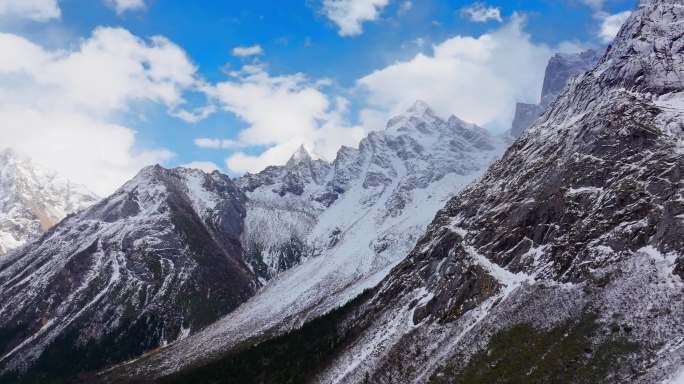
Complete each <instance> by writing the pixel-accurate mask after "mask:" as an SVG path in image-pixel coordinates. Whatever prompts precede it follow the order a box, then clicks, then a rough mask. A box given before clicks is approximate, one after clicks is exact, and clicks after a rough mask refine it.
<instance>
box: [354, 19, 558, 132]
mask: <svg viewBox="0 0 684 384" xmlns="http://www.w3.org/2000/svg"><path fill="white" fill-rule="evenodd" d="M523 26H524V19H523V18H522V17H520V16H518V15H514V16H513V18H512V21H511V22H510V23H509V24H507V25H504V26H503V27H502V28H500V29H498V30H496V31H494V32H491V33H487V34H484V35H482V36H480V37H478V38H474V37H466V36H456V37H453V38H450V39H448V40H446V41H444V42H442V43H440V44H437V45H435V46H433V53H432V54H431V55H425V54H422V53H421V54H418V55H417V56H415V57H414V58H413V59H411V60H409V61H402V62H397V63H395V64H392V65H390V66H388V67H386V68H383V69H381V70H378V71H375V72H373V73H371V74H369V75H367V76H365V77H363V78H361V79H360V80H359V81H358V85H359V86H360V87H361V88H362V89H364V90H366V91H367V92H368V102H369V105H370V107H371V108H372V111H374V112H373V113H371V112H370V111H367V113H368V114H367V115H366V116H371V117H373V118H372V119H370V120H369V121H375V124H378V123H379V122H382V121H383V120H384V119H382V118H378V117H377V116H378V114H380V113H384V114H385V117H389V116H390V115H393V114H396V113H400V112H402V111H404V110H405V109H406V108H407V107H409V106H410V105H411V104H412V103H413V102H414V101H415V100H424V101H426V102H427V103H428V104H430V105H431V106H432V107H433V108H435V109H436V110H437V112H439V113H440V114H443V115H448V114H452V113H453V114H455V115H457V116H458V117H460V118H462V119H464V120H467V121H471V122H474V123H477V124H480V125H488V126H492V127H494V128H497V129H500V130H503V129H506V128H507V127H508V125H509V124H510V121H511V117H512V115H513V108H514V106H515V103H516V101H519V100H528V101H530V102H534V101H536V100H537V99H538V98H539V92H540V90H541V85H542V82H543V76H544V69H545V67H546V63H547V62H548V59H549V58H550V57H551V54H552V50H551V49H550V48H549V47H547V46H545V45H537V44H534V43H533V42H531V41H530V37H529V36H528V35H527V34H526V33H525V32H523V29H522V28H523ZM520 68H525V70H524V71H522V70H520ZM397 79H401V81H397ZM377 128H379V127H377V126H372V127H367V129H377Z"/></svg>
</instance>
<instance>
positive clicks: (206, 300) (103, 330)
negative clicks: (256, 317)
mask: <svg viewBox="0 0 684 384" xmlns="http://www.w3.org/2000/svg"><path fill="white" fill-rule="evenodd" d="M245 200H246V198H245V196H244V194H243V193H242V192H241V191H240V190H239V189H238V187H237V186H236V185H235V184H234V183H233V182H232V181H231V180H230V178H229V177H228V176H225V175H222V174H220V173H218V172H214V173H212V174H206V173H204V172H202V171H198V170H190V169H184V168H177V169H172V170H167V169H164V168H162V167H159V166H154V167H148V168H145V169H143V170H142V171H141V172H140V173H139V174H138V175H137V176H136V177H135V178H134V179H132V180H131V181H129V182H128V183H126V184H125V185H124V186H123V187H121V188H120V189H119V190H118V191H116V192H115V193H114V194H113V195H112V196H110V197H108V198H106V199H104V200H103V201H101V202H100V203H98V204H96V205H94V206H92V207H91V208H89V209H86V210H84V211H81V212H80V213H78V214H75V215H71V216H69V217H67V218H66V219H65V220H64V221H62V222H60V223H59V224H58V225H56V226H55V227H53V228H52V229H51V230H49V231H48V232H47V233H46V234H45V235H44V236H43V237H42V238H41V239H40V240H39V241H37V242H34V243H32V244H29V245H27V246H25V247H22V248H21V249H19V250H18V251H16V252H14V253H12V254H11V256H10V257H9V260H8V261H7V262H5V263H4V264H0V377H1V376H3V375H6V374H8V373H11V371H13V370H18V371H25V373H26V374H28V375H29V376H28V377H29V379H31V380H37V381H40V378H41V377H48V378H49V377H52V376H54V375H68V374H70V373H74V372H79V371H83V370H91V369H96V368H98V367H101V366H103V365H105V364H111V363H114V362H117V361H122V360H124V359H127V358H130V357H132V356H137V355H139V354H141V353H142V352H144V351H147V350H151V349H154V348H157V347H159V346H160V345H164V344H166V343H167V342H171V341H173V340H177V339H180V338H183V337H186V336H187V335H188V334H190V333H191V332H194V331H196V330H198V329H200V328H201V327H203V326H206V325H208V324H210V323H211V322H213V321H215V320H216V319H218V318H219V317H220V316H222V315H224V314H226V313H228V312H230V311H231V310H232V309H234V308H235V307H237V306H238V305H239V304H240V303H242V302H243V301H245V300H246V299H247V298H248V297H250V296H251V295H252V294H254V292H255V291H256V290H257V289H258V287H259V283H258V281H257V279H256V277H255V276H254V275H253V274H252V273H251V272H250V271H249V269H248V268H247V266H246V265H245V264H244V263H243V261H242V247H241V243H240V237H241V235H242V230H243V219H244V216H245V206H244V205H245ZM41 375H42V376H41ZM8 380H10V382H11V379H8ZM27 380H28V379H27Z"/></svg>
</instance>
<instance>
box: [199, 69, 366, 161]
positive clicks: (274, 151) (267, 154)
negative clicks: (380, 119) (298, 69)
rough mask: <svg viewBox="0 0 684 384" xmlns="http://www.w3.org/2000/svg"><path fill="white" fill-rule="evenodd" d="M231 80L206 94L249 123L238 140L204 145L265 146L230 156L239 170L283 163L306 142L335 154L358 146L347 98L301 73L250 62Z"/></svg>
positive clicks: (314, 148)
mask: <svg viewBox="0 0 684 384" xmlns="http://www.w3.org/2000/svg"><path fill="white" fill-rule="evenodd" d="M231 76H232V78H231V79H229V80H227V81H223V82H220V83H217V84H215V85H211V86H206V88H205V92H206V93H207V95H208V96H209V97H210V98H211V99H212V100H213V101H214V102H215V103H216V104H217V105H218V106H219V108H221V109H223V110H224V111H227V112H230V113H232V114H234V115H235V116H237V117H238V118H240V119H241V120H243V121H245V122H246V123H248V124H249V126H248V128H246V129H244V130H242V131H240V132H239V134H238V137H237V140H218V139H207V138H201V139H196V140H195V144H196V145H198V146H200V147H204V148H239V147H266V150H265V151H263V153H261V154H260V155H256V156H255V155H251V154H247V153H244V152H239V153H236V154H234V155H233V156H231V157H230V158H228V159H227V160H226V165H227V166H228V168H229V169H231V170H232V171H234V172H246V171H250V172H256V171H260V170H262V169H263V168H264V167H266V166H268V165H273V164H284V163H285V162H286V161H287V160H288V159H289V157H290V156H291V155H292V154H293V153H294V152H295V151H296V149H297V148H298V147H299V146H300V145H302V144H304V145H305V146H307V147H308V148H310V149H311V150H312V152H314V154H315V155H317V156H319V157H325V158H332V157H333V156H334V155H335V153H336V151H337V149H338V148H339V146H340V145H356V144H357V143H358V141H359V140H360V139H361V137H362V136H363V130H362V129H361V127H352V126H349V124H347V122H346V121H345V120H344V116H345V114H346V112H347V105H348V102H347V101H346V100H345V99H343V98H332V97H331V96H329V95H327V94H326V93H325V92H324V91H323V90H322V88H323V87H325V86H326V84H328V82H327V81H312V80H309V79H308V78H306V76H304V75H302V74H293V75H282V76H272V75H271V74H269V73H268V72H267V71H266V68H265V67H263V66H259V65H246V66H244V67H243V68H242V69H241V70H239V71H235V72H233V73H231Z"/></svg>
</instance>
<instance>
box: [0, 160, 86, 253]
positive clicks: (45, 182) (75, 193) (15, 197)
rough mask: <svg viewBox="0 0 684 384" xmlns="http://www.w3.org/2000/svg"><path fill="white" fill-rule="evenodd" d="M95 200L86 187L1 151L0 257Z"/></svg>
mask: <svg viewBox="0 0 684 384" xmlns="http://www.w3.org/2000/svg"><path fill="white" fill-rule="evenodd" d="M97 200H99V199H98V197H97V196H95V194H93V193H92V192H90V191H88V190H87V189H86V188H85V187H83V186H80V185H78V184H74V183H72V182H69V181H68V180H66V179H64V178H62V177H60V176H59V175H57V174H56V173H54V172H50V171H47V170H45V169H43V168H42V167H40V166H38V165H36V164H34V163H32V162H31V161H30V160H28V159H26V158H23V157H21V156H20V155H18V154H16V153H15V152H14V151H12V150H11V149H5V150H2V151H0V257H2V255H4V254H5V253H7V252H8V251H9V250H12V249H14V248H17V247H19V246H21V245H23V244H26V243H27V242H29V241H31V240H33V239H36V238H37V237H39V236H40V235H41V234H42V233H44V232H45V231H47V230H48V229H50V228H51V227H52V226H53V225H55V224H57V223H58V222H59V221H61V220H62V219H64V218H65V217H66V216H67V215H68V214H70V213H74V212H78V211H80V210H82V209H84V208H87V207H89V206H91V205H93V204H94V203H95V202H96V201H97Z"/></svg>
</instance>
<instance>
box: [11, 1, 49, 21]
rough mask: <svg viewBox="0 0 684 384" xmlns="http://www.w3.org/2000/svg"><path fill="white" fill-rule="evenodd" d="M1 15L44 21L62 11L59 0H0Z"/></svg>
mask: <svg viewBox="0 0 684 384" xmlns="http://www.w3.org/2000/svg"><path fill="white" fill-rule="evenodd" d="M0 16H2V17H12V18H20V19H28V20H33V21H39V22H44V21H48V20H51V19H59V18H60V16H61V12H60V9H59V5H58V4H57V0H0Z"/></svg>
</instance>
